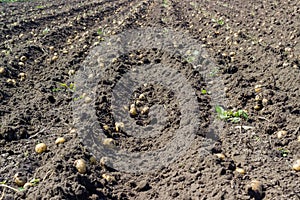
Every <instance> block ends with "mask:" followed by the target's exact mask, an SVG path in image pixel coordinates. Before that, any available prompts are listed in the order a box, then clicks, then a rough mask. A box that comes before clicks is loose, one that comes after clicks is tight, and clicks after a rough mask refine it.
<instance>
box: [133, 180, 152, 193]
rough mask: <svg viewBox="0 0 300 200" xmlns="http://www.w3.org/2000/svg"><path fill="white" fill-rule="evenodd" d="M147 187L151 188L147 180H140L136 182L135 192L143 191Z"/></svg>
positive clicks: (147, 188)
mask: <svg viewBox="0 0 300 200" xmlns="http://www.w3.org/2000/svg"><path fill="white" fill-rule="evenodd" d="M149 189H151V187H150V185H149V183H148V182H147V181H142V182H140V183H139V184H138V186H137V187H136V191H137V192H143V191H147V190H149Z"/></svg>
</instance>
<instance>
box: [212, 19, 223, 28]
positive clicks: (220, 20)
mask: <svg viewBox="0 0 300 200" xmlns="http://www.w3.org/2000/svg"><path fill="white" fill-rule="evenodd" d="M212 21H213V22H216V23H217V24H219V25H220V26H223V25H224V24H225V21H224V20H223V19H222V18H219V19H215V18H213V19H212Z"/></svg>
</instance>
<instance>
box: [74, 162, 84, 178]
mask: <svg viewBox="0 0 300 200" xmlns="http://www.w3.org/2000/svg"><path fill="white" fill-rule="evenodd" d="M74 165H75V167H76V169H77V171H78V172H79V173H80V174H84V173H86V163H85V160H83V159H79V160H75V162H74Z"/></svg>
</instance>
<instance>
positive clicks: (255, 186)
mask: <svg viewBox="0 0 300 200" xmlns="http://www.w3.org/2000/svg"><path fill="white" fill-rule="evenodd" d="M247 191H248V194H249V195H250V196H253V197H254V198H255V199H262V197H263V184H262V183H261V182H260V181H258V180H252V181H251V182H250V184H249V185H248V186H247Z"/></svg>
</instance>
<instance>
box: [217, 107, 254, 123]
mask: <svg viewBox="0 0 300 200" xmlns="http://www.w3.org/2000/svg"><path fill="white" fill-rule="evenodd" d="M215 109H216V112H217V114H218V118H219V119H221V120H225V121H230V122H233V123H237V122H240V121H241V120H242V119H245V120H248V117H249V116H248V113H247V112H246V111H245V110H238V111H235V112H234V111H232V110H224V108H222V107H221V106H216V107H215Z"/></svg>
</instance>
